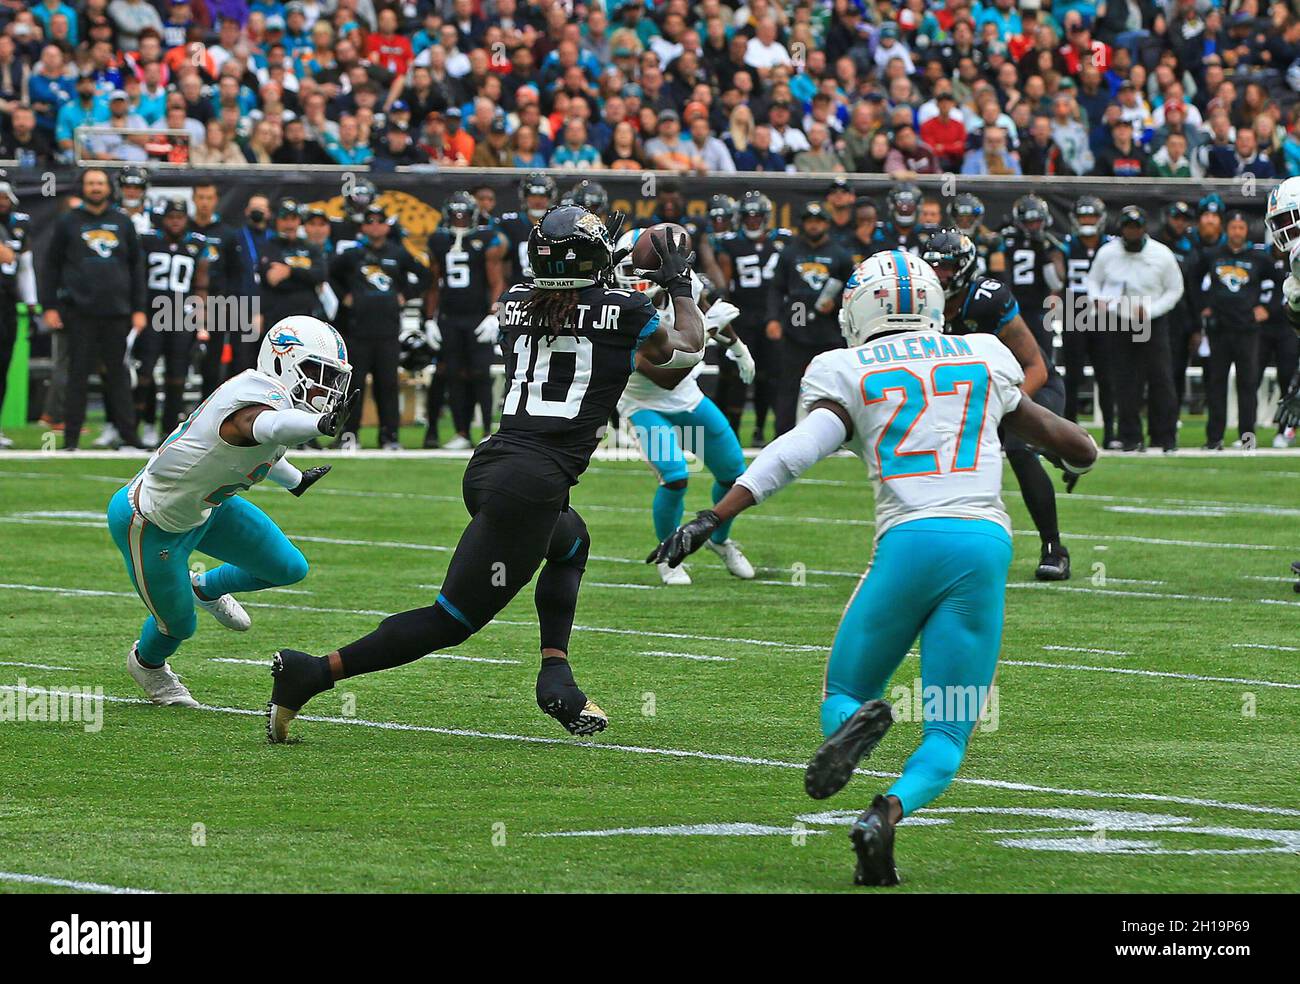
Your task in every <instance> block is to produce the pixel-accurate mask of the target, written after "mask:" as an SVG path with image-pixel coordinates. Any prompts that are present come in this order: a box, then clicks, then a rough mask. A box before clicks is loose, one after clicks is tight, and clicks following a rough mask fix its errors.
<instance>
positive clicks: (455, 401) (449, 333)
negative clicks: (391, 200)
mask: <svg viewBox="0 0 1300 984" xmlns="http://www.w3.org/2000/svg"><path fill="white" fill-rule="evenodd" d="M442 222H443V224H442V225H441V226H440V227H439V228H438V230H437V231H436V232H435V233H434V234H433V235H432V236H430V237H429V266H430V270H431V277H432V281H431V284H430V287H429V293H428V297H427V299H426V304H425V313H426V314H427V315H428V321H426V322H425V324H426V326H428V331H429V335H430V336H431V338H436V339H437V341H438V344H439V345H440V347H441V351H442V358H441V359H440V360H439V361H438V369H437V372H438V373H439V374H440V375H441V376H442V377H443V383H444V385H445V387H446V393H447V399H448V402H450V403H451V420H452V425H453V426H454V427H455V428H456V436H455V437H454V438H453V439H452V440H450V441H448V442H447V443H446V444H445V445H444V447H446V448H447V449H449V450H456V451H463V450H466V449H468V448H470V447H473V445H472V444H471V442H470V437H469V430H470V424H471V422H472V421H473V419H474V407H475V406H476V405H477V406H478V408H479V411H480V412H481V413H482V415H483V433H484V434H487V433H488V432H489V431H490V430H491V429H492V362H493V361H494V359H495V358H496V343H497V330H498V326H497V321H496V315H495V314H494V313H493V312H494V311H495V309H496V305H497V298H498V297H500V295H501V291H502V289H503V288H504V287H505V273H504V270H503V261H504V259H505V255H506V239H505V236H503V235H502V234H501V233H500V232H499V231H498V230H496V229H494V228H492V227H491V226H490V225H488V224H487V223H486V221H485V220H484V218H483V215H482V213H481V212H480V211H479V207H478V204H477V203H476V202H475V201H474V199H473V198H471V197H470V195H469V192H466V191H458V192H456V193H455V194H453V195H452V196H451V197H450V198H449V199H447V204H446V205H445V206H444V208H443V213H442ZM439 392H441V388H439V389H438V390H434V389H433V388H430V390H429V395H430V404H429V408H428V409H429V432H428V433H427V434H426V435H425V447H429V446H430V443H432V444H433V445H434V446H436V444H437V433H438V416H439V414H440V413H441V411H442V407H441V406H435V405H434V404H433V397H434V396H435V395H436V394H437V393H439Z"/></svg>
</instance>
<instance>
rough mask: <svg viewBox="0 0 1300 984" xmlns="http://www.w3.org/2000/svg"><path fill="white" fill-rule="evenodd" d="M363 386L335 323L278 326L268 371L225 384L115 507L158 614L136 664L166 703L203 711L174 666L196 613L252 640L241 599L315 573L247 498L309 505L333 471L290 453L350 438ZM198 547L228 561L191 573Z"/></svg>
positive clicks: (137, 646)
mask: <svg viewBox="0 0 1300 984" xmlns="http://www.w3.org/2000/svg"><path fill="white" fill-rule="evenodd" d="M351 377H352V367H351V366H350V365H349V364H348V357H347V348H346V346H345V345H344V344H343V339H342V337H341V336H340V335H339V333H338V332H337V331H335V330H334V329H333V328H331V327H330V326H329V325H327V324H325V323H324V322H323V321H317V320H316V319H315V318H308V317H291V318H285V319H283V320H281V321H279V322H277V323H276V324H275V325H274V326H273V327H272V328H271V330H270V331H268V332H267V333H266V336H265V337H264V338H263V339H262V347H261V349H260V351H259V353H258V357H257V368H256V369H248V370H246V371H244V372H242V373H240V374H239V375H237V376H234V377H233V378H231V379H229V380H227V381H226V382H225V383H223V384H222V385H221V386H219V387H217V389H216V390H215V391H213V393H212V395H211V396H209V397H208V398H207V399H206V400H204V401H203V402H202V403H200V404H199V405H198V406H197V407H195V408H194V412H193V413H191V414H190V416H189V418H188V419H187V420H185V421H183V422H182V423H181V424H180V425H179V426H178V427H177V428H176V429H175V430H174V431H172V433H171V435H170V436H169V437H168V438H167V440H166V441H164V442H163V444H162V446H161V447H159V448H158V450H157V451H155V452H154V454H153V456H152V457H151V458H150V459H149V462H148V464H146V465H145V466H144V468H143V469H141V471H140V473H139V474H138V475H136V476H135V477H134V478H133V479H131V481H130V482H128V483H127V484H126V485H125V486H124V487H123V488H121V489H119V490H118V491H117V493H116V494H115V495H114V496H113V498H112V500H111V501H110V502H109V504H108V529H109V532H110V533H111V534H112V536H113V542H114V543H116V544H117V548H118V549H119V550H120V551H122V559H123V560H124V561H126V570H127V573H128V574H129V575H130V577H131V583H132V584H134V585H135V590H136V593H137V594H139V596H140V600H141V601H143V602H144V604H145V607H146V608H147V609H148V610H149V617H148V618H146V619H145V622H144V626H143V628H142V629H141V630H140V638H139V639H138V640H136V641H135V642H134V643H132V645H131V649H130V651H129V652H128V653H127V658H126V666H127V670H128V671H129V672H130V674H131V676H132V677H133V678H134V679H135V681H136V683H138V684H139V685H140V687H141V688H142V689H143V690H144V692H145V694H146V695H147V696H148V697H149V699H150V700H151V701H153V702H154V703H155V704H164V705H181V706H184V707H198V706H199V704H198V701H196V700H195V699H194V698H193V697H192V696H191V695H190V692H189V689H188V688H187V687H186V686H185V684H183V683H182V682H181V680H180V677H178V676H177V675H176V673H175V672H174V671H173V670H172V668H171V664H170V663H168V662H167V659H168V657H169V656H171V655H172V654H173V653H174V652H176V650H177V649H178V648H179V647H180V645H181V643H182V642H184V641H185V640H186V639H188V638H189V637H190V636H192V635H193V634H194V630H195V627H196V626H195V615H194V606H195V605H197V606H198V607H200V608H202V609H204V610H205V611H207V612H209V613H210V614H211V615H212V617H213V618H215V619H216V620H217V621H218V622H219V623H221V624H222V625H224V626H225V627H226V628H228V629H234V630H235V631H237V632H243V631H247V629H248V628H249V626H250V624H251V621H250V619H249V617H248V613H247V612H246V611H245V610H244V608H243V606H242V605H240V604H239V602H238V601H236V600H235V599H234V598H233V597H232V595H235V594H239V593H240V592H244V591H260V590H262V589H264V588H272V587H277V586H280V585H285V584H293V583H294V582H295V581H301V580H302V579H303V578H304V577H306V576H307V561H306V559H304V557H303V555H302V552H301V551H299V550H298V548H297V547H295V546H294V545H293V544H292V543H290V542H289V538H288V537H286V536H285V535H284V534H283V533H282V532H280V529H279V527H277V526H276V525H275V523H274V522H272V521H271V519H270V517H268V516H267V515H266V513H264V512H262V510H261V509H259V508H257V506H255V505H253V504H252V503H251V502H248V501H247V500H245V499H243V498H241V497H240V495H239V493H240V492H245V491H247V490H248V489H249V488H251V487H252V486H253V485H255V484H257V483H258V482H260V481H262V480H263V479H266V478H269V479H271V481H273V482H275V483H276V484H277V485H280V486H283V487H284V488H286V489H288V490H289V491H290V492H292V493H293V494H294V495H295V496H300V495H302V494H303V493H304V492H306V491H307V489H309V488H311V486H312V485H313V484H315V483H316V482H317V481H319V480H320V478H321V477H322V476H323V475H324V474H325V473H326V472H328V471H329V469H330V466H329V465H322V466H320V467H317V468H309V469H307V470H306V471H299V470H298V469H297V468H295V467H294V466H293V465H292V464H290V463H289V461H288V459H286V458H285V456H284V455H285V451H286V449H287V448H289V447H293V446H296V445H299V444H303V443H305V442H307V441H310V440H312V439H313V438H317V437H320V436H321V435H326V436H330V437H336V436H338V432H339V431H340V430H341V429H342V427H343V426H344V424H345V423H346V422H347V419H348V412H349V410H350V409H351V404H350V402H349V401H348V400H347V399H346V398H345V394H347V392H348V383H349V381H350V380H351ZM355 398H356V394H354V395H353V400H355ZM196 550H197V551H199V552H200V553H205V554H207V555H208V556H209V557H215V558H216V559H217V560H220V561H223V562H224V563H222V564H221V565H220V566H217V567H214V568H213V569H211V570H209V571H207V572H206V573H204V574H191V572H190V567H189V563H190V554H191V553H192V552H194V551H196Z"/></svg>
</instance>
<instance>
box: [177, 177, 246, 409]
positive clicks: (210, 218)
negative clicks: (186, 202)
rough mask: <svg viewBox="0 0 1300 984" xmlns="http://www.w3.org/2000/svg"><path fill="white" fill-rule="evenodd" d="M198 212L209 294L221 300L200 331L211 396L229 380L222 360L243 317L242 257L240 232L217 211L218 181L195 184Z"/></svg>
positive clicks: (193, 222)
mask: <svg viewBox="0 0 1300 984" xmlns="http://www.w3.org/2000/svg"><path fill="white" fill-rule="evenodd" d="M193 194H194V215H193V216H192V217H191V218H190V226H189V228H190V231H191V232H194V233H197V234H198V235H200V236H202V237H203V240H204V242H205V243H207V254H206V257H207V261H208V297H210V298H213V299H216V300H220V301H221V302H222V303H221V306H220V308H219V309H218V308H216V307H212V306H209V308H207V310H211V311H212V312H213V313H214V314H216V313H218V310H219V312H220V314H219V317H216V318H213V319H212V323H211V324H209V323H205V324H204V325H203V327H202V329H201V330H200V331H199V333H198V340H199V341H200V342H201V343H202V344H203V346H204V349H203V358H202V361H201V364H200V367H199V371H200V372H201V373H202V375H203V386H202V389H201V390H200V395H201V396H202V397H203V399H205V400H206V399H207V398H208V397H209V396H211V395H212V391H213V390H215V389H216V388H217V387H218V386H220V385H221V384H222V383H223V382H225V376H226V372H225V368H226V367H225V363H224V362H223V361H222V359H223V356H224V354H225V349H226V343H227V341H228V340H229V339H230V338H231V336H230V335H229V333H230V332H232V331H235V330H236V329H237V328H238V326H239V322H240V320H241V319H240V318H239V317H237V316H235V315H234V314H233V313H232V310H233V309H232V307H228V306H227V305H231V306H233V305H237V304H238V303H239V298H238V296H237V294H238V291H239V280H240V275H241V273H240V260H239V243H238V242H237V240H236V236H237V233H236V232H235V230H234V229H233V228H231V227H230V226H228V225H226V223H224V222H222V220H221V216H220V215H218V214H217V206H218V205H219V204H220V202H221V195H220V192H218V191H217V185H216V182H214V181H199V182H198V183H197V184H195V185H194V193H193Z"/></svg>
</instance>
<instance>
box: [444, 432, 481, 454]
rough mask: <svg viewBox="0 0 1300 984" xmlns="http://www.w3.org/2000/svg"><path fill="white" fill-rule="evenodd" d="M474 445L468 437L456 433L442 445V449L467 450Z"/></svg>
mask: <svg viewBox="0 0 1300 984" xmlns="http://www.w3.org/2000/svg"><path fill="white" fill-rule="evenodd" d="M473 446H474V445H472V444H470V443H469V438H468V437H465V436H464V435H463V434H457V435H456V436H455V437H453V438H452V439H451V440H450V441H448V442H447V443H446V444H444V445H443V446H442V449H443V450H444V451H468V450H469V449H470V448H472V447H473Z"/></svg>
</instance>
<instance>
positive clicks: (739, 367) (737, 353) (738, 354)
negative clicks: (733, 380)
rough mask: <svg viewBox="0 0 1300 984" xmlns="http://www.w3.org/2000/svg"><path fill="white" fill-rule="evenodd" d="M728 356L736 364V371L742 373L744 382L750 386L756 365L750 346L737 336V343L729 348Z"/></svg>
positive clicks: (741, 379) (741, 376)
mask: <svg viewBox="0 0 1300 984" xmlns="http://www.w3.org/2000/svg"><path fill="white" fill-rule="evenodd" d="M727 358H728V359H730V360H731V361H732V362H734V363H735V364H736V372H738V373H739V374H740V381H741V382H742V383H744V384H745V385H746V386H748V385H749V384H750V383H752V382H753V381H754V373H755V371H756V366H755V365H754V357H753V356H752V355H750V354H749V346H747V345H746V344H745V343H744V342H742V341H741V340H740V339H739V338H737V339H736V341H735V344H733V345H732V346H731V348H729V349H727Z"/></svg>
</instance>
